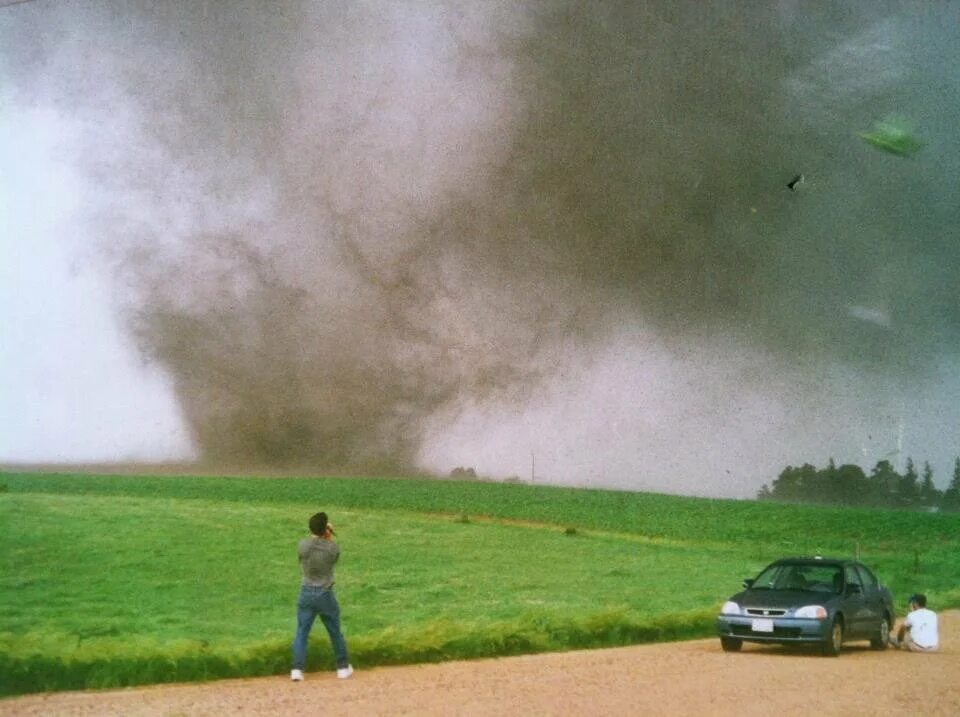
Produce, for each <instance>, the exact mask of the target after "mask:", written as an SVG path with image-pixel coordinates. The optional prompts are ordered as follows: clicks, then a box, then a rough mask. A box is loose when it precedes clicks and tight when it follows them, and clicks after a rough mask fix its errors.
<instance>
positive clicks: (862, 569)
mask: <svg viewBox="0 0 960 717" xmlns="http://www.w3.org/2000/svg"><path fill="white" fill-rule="evenodd" d="M857 570H858V571H859V573H860V577H861V579H862V581H863V587H865V588H870V589H876V587H877V579H876V578H875V577H874V575H873V573H871V572H870V570H868V569H867V567H866V566H864V565H858V566H857Z"/></svg>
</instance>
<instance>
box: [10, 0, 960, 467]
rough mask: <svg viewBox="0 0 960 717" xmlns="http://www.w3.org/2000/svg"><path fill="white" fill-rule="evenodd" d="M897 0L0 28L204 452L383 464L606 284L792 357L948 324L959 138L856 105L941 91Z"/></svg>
mask: <svg viewBox="0 0 960 717" xmlns="http://www.w3.org/2000/svg"><path fill="white" fill-rule="evenodd" d="M40 5H43V6H42V7H40ZM904 9H905V6H898V5H895V4H883V3H862V4H844V5H843V6H842V8H841V7H840V6H839V5H837V6H829V7H817V8H816V10H815V11H807V10H804V9H802V8H800V6H798V5H797V4H795V3H790V2H781V3H766V2H764V3H752V4H749V5H744V4H742V3H739V4H736V5H732V4H727V3H714V4H705V3H699V2H697V3H635V2H611V3H601V4H595V5H589V6H588V5H583V4H581V3H567V2H555V3H541V4H536V5H531V6H529V8H528V9H527V10H525V11H520V10H518V9H516V8H513V7H512V6H509V5H506V4H504V5H494V4H490V5H485V6H484V7H483V8H472V9H470V10H465V9H464V7H462V6H459V5H456V4H453V3H449V4H448V3H441V2H438V3H433V4H429V5H418V6H416V7H409V8H407V9H405V10H401V9H398V8H396V7H393V4H391V3H353V4H339V3H310V2H279V3H254V2H249V3H229V4H226V3H219V2H189V3H160V4H156V3H129V4H124V5H122V6H116V5H114V4H106V3H100V4H90V5H85V6H83V7H58V8H54V7H52V6H48V5H46V4H38V5H37V6H25V7H24V8H20V9H19V11H18V12H17V14H16V15H15V16H14V17H13V18H12V19H10V17H8V18H6V19H5V22H7V25H6V27H5V29H4V31H3V38H4V42H8V41H9V42H11V43H14V45H15V51H14V52H13V53H12V55H14V56H16V57H17V58H18V61H17V62H14V63H12V69H11V75H10V76H11V77H13V78H14V81H15V82H16V83H17V86H18V87H19V88H20V90H21V93H22V94H23V96H24V97H25V98H28V97H30V95H31V93H37V94H39V95H41V96H44V97H46V98H50V97H52V98H54V100H55V101H56V102H58V103H59V104H60V105H61V107H64V108H65V110H64V111H69V112H73V113H75V114H76V116H78V117H80V118H82V119H83V121H85V122H86V123H87V124H88V137H89V146H88V147H87V148H86V149H85V150H84V152H83V153H82V155H81V157H80V159H81V161H82V162H83V164H84V165H85V166H86V167H87V169H88V171H89V173H90V175H89V176H91V177H92V178H94V179H95V181H96V182H97V184H98V186H99V187H100V189H99V190H98V191H99V192H101V196H100V198H99V199H100V202H99V203H100V205H101V207H102V208H101V209H100V210H99V216H98V220H97V221H98V226H99V227H101V229H102V232H103V243H104V245H105V246H107V247H110V248H109V252H108V253H110V255H111V256H112V257H113V258H114V259H115V260H116V264H117V266H118V279H119V280H120V281H121V282H122V284H123V285H124V286H126V287H127V290H128V291H127V293H126V295H125V299H124V300H125V306H126V311H127V315H128V319H129V326H130V327H131V330H132V331H133V333H134V335H135V336H136V338H137V341H138V345H139V346H140V348H141V350H142V351H143V352H144V354H145V355H146V356H148V357H149V358H150V359H152V360H154V361H156V362H158V363H159V364H161V365H162V366H163V367H164V368H165V369H166V370H167V371H168V372H169V374H170V375H171V376H172V378H173V381H174V383H175V386H176V390H177V394H178V397H179V400H180V403H181V406H182V407H183V409H184V411H185V414H186V416H187V420H188V422H189V424H190V427H191V431H192V433H193V436H194V438H195V440H196V442H197V445H198V446H200V448H201V451H202V452H203V455H204V457H205V458H206V459H208V460H210V461H214V462H220V463H228V462H241V463H271V464H286V465H312V466H322V467H327V468H332V467H344V468H347V467H350V468H355V469H357V468H359V469H390V468H398V467H400V468H402V467H409V466H411V465H412V464H413V463H414V461H415V459H416V456H417V452H418V450H419V447H420V442H421V440H422V438H423V426H424V421H425V420H426V419H428V418H429V417H430V416H433V415H435V414H436V413H437V412H438V411H442V410H444V409H453V408H454V407H456V406H458V405H460V403H461V402H462V401H465V400H468V399H469V400H481V401H482V400H486V399H492V398H498V399H499V398H504V397H507V398H509V399H513V400H516V399H520V398H523V397H524V396H526V395H528V393H529V391H530V390H532V389H531V387H532V386H535V385H536V383H537V381H538V380H539V379H541V378H543V377H545V376H548V375H550V374H552V373H553V372H554V371H556V370H558V369H559V368H561V367H562V366H561V364H562V362H563V359H562V354H563V352H562V351H561V350H560V347H563V346H566V345H568V344H569V343H570V342H574V343H576V344H577V345H578V346H580V347H586V348H589V347H591V346H592V345H594V343H598V342H600V341H602V340H603V339H604V337H605V335H606V334H605V332H606V331H607V329H608V328H609V323H610V317H611V316H618V315H623V314H624V313H626V314H627V315H630V316H635V317H637V320H638V321H642V322H645V323H647V324H649V325H651V326H653V327H655V328H656V329H657V331H658V332H660V334H661V335H663V336H665V337H666V338H667V340H668V341H674V342H677V343H679V344H682V343H683V342H684V341H687V340H697V339H698V337H702V336H710V335H715V336H723V337H724V341H729V340H730V339H731V337H732V339H733V340H734V341H740V342H743V344H744V345H747V346H758V347H761V348H762V349H763V350H765V351H768V352H772V353H774V354H776V355H777V356H779V357H781V358H783V359H789V360H791V361H796V362H798V363H800V364H802V365H808V368H809V371H810V373H812V374H813V373H816V371H818V370H819V367H820V366H821V365H822V364H823V362H829V361H835V360H839V361H841V362H844V363H847V364H849V365H851V366H853V367H857V368H861V367H862V368H868V369H869V370H871V371H876V372H877V373H878V374H901V373H904V372H922V371H923V370H924V369H925V368H926V367H927V366H928V365H932V364H931V363H930V362H931V360H932V358H933V357H934V356H935V355H937V354H939V353H942V352H944V351H949V350H953V349H954V348H955V346H956V338H957V329H958V327H960V308H958V305H957V303H956V302H954V301H952V300H950V287H956V286H958V285H960V256H958V255H960V242H957V241H956V237H955V230H954V227H955V226H956V224H957V220H958V218H960V217H958V216H957V214H958V211H957V206H958V204H957V202H956V201H951V200H950V199H949V198H943V199H942V200H935V201H928V195H932V196H938V197H942V195H943V191H942V187H943V186H944V184H945V183H950V182H952V184H950V186H955V185H956V182H955V177H956V170H957V169H958V168H957V167H956V166H955V164H956V162H955V161H952V160H950V159H947V158H945V156H944V154H943V153H942V148H943V144H942V142H943V141H944V140H938V139H937V138H936V137H931V138H930V142H929V145H928V149H927V150H926V151H925V152H923V153H921V154H920V155H919V156H918V157H916V158H911V159H909V160H905V159H902V158H897V157H890V156H884V155H882V154H881V153H879V152H876V150H872V149H871V148H870V147H869V146H867V145H866V144H865V143H863V142H862V141H860V140H859V139H858V138H857V135H856V133H857V132H858V131H863V130H866V129H869V128H870V127H871V126H872V124H873V122H875V121H876V120H878V119H882V118H883V117H884V116H886V115H887V114H890V113H893V112H903V111H907V112H909V111H910V110H911V109H912V108H917V107H919V108H924V107H926V108H928V110H929V108H930V104H929V102H927V103H926V104H924V102H923V101H921V100H922V99H923V97H922V96H923V95H924V94H925V93H927V87H926V84H925V83H928V82H935V83H938V85H939V86H940V92H941V95H943V96H951V97H953V98H956V96H957V80H956V78H955V77H954V76H953V75H952V74H951V73H950V72H948V71H947V70H946V69H945V67H944V64H945V63H944V62H943V53H944V52H953V50H948V49H946V48H949V47H950V46H951V42H955V41H957V40H960V38H958V37H956V35H957V30H956V28H957V27H958V24H957V23H953V24H951V23H950V22H945V20H947V19H949V18H947V17H946V16H948V15H950V16H952V15H955V14H956V13H955V11H953V10H951V9H948V8H945V9H943V10H942V11H940V13H941V14H942V15H943V16H941V15H940V14H938V12H933V11H929V12H926V13H921V14H916V15H911V14H908V13H906V12H901V11H902V10H904ZM931 36H932V37H933V38H934V39H933V40H930V38H931ZM17 38H21V39H19V40H18V39H17ZM22 38H31V41H29V42H28V41H26V40H23V39H22ZM956 46H960V45H957V44H954V45H953V47H956ZM38 48H40V49H38ZM928 110H923V111H922V112H921V113H920V115H921V116H918V117H916V118H915V119H916V121H917V122H918V124H919V126H920V128H921V130H922V129H924V128H926V129H927V130H928V131H929V132H930V133H934V132H936V131H940V130H943V129H945V128H944V127H943V126H942V125H938V124H937V122H936V121H933V120H931V123H930V124H928V125H926V126H925V125H924V119H925V117H924V116H923V112H927V111H928ZM928 113H929V114H930V115H931V116H933V115H937V112H936V111H935V108H934V109H933V110H929V112H928ZM937 116H939V115H937ZM938 142H941V144H938ZM938 147H939V149H940V150H941V151H940V152H938ZM798 173H803V174H804V177H805V181H804V182H803V183H802V184H799V185H797V186H796V187H794V188H793V189H795V190H796V191H791V190H790V189H788V188H787V186H786V185H787V183H788V182H790V181H791V180H792V178H793V177H795V176H796V175H797V174H798ZM953 199H956V197H954V198H953ZM743 380H745V381H749V380H750V379H749V378H745V379H743ZM767 380H769V377H760V378H759V379H758V381H759V382H761V383H762V382H764V381H767Z"/></svg>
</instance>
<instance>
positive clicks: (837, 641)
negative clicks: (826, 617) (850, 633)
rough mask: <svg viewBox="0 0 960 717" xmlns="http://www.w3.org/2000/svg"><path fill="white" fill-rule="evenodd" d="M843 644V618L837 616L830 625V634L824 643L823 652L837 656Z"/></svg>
mask: <svg viewBox="0 0 960 717" xmlns="http://www.w3.org/2000/svg"><path fill="white" fill-rule="evenodd" d="M841 645H843V620H842V619H841V618H839V617H838V618H835V619H834V621H833V624H832V625H831V626H830V635H829V636H828V637H827V641H826V642H825V643H823V654H824V655H826V656H828V657H836V656H837V655H839V654H840V647H841Z"/></svg>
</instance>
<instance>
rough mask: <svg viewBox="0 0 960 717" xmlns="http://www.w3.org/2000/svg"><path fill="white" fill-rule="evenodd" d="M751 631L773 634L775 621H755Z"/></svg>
mask: <svg viewBox="0 0 960 717" xmlns="http://www.w3.org/2000/svg"><path fill="white" fill-rule="evenodd" d="M750 629H751V630H753V631H754V632H773V620H754V621H753V624H752V625H751V626H750Z"/></svg>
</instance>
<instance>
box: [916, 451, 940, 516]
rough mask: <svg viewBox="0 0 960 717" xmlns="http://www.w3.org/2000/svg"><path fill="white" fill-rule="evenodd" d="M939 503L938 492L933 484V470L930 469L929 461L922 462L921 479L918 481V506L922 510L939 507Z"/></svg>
mask: <svg viewBox="0 0 960 717" xmlns="http://www.w3.org/2000/svg"><path fill="white" fill-rule="evenodd" d="M940 501H941V494H940V491H939V490H937V487H936V486H935V485H934V484H933V468H931V467H930V461H924V463H923V478H921V480H920V505H921V506H923V507H924V508H933V507H934V506H939V505H940Z"/></svg>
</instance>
